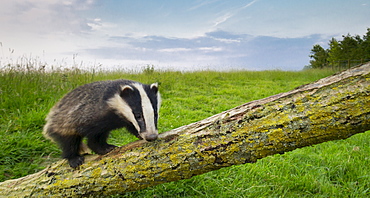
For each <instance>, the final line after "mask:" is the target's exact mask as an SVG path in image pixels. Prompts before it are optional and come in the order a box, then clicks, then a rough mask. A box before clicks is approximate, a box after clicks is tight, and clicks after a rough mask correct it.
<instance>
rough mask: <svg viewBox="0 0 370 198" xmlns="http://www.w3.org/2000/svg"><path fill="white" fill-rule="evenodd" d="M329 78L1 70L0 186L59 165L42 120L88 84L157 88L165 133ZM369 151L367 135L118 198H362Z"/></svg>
mask: <svg viewBox="0 0 370 198" xmlns="http://www.w3.org/2000/svg"><path fill="white" fill-rule="evenodd" d="M24 70H28V71H27V72H25V71H24ZM332 73H333V72H332V71H328V70H306V71H300V72H287V71H230V72H213V71H199V72H188V73H181V72H173V71H155V70H152V69H148V68H147V69H144V70H143V72H141V73H129V72H119V71H114V72H93V71H91V72H82V71H80V70H77V69H75V70H63V71H54V72H44V71H38V70H34V69H32V68H31V69H29V68H28V69H27V68H23V69H20V70H19V69H17V68H10V69H7V70H4V71H1V72H0V149H1V152H0V181H3V180H7V179H11V178H17V177H21V176H24V175H27V174H31V173H34V172H36V171H39V170H41V169H42V168H44V167H46V166H47V165H48V164H50V163H52V162H55V161H57V160H59V159H60V158H59V156H60V154H61V152H60V150H59V149H58V148H57V146H56V145H55V144H53V143H51V142H50V141H48V140H46V139H45V138H44V137H43V136H42V133H41V131H42V127H43V125H44V123H45V122H44V118H45V116H46V114H47V112H48V110H49V109H50V108H51V107H52V106H53V105H54V104H55V102H56V101H57V100H58V99H60V98H61V97H62V96H63V95H64V94H65V93H67V92H68V91H70V90H72V89H73V88H75V87H77V86H79V85H82V84H85V83H88V82H92V81H98V80H107V79H119V78H125V79H132V80H137V81H140V82H143V83H152V82H158V83H159V84H160V90H161V94H162V97H163V104H162V108H161V112H160V120H159V130H160V132H164V131H168V130H170V129H173V128H176V127H179V126H182V125H185V124H189V123H192V122H195V121H198V120H201V119H204V118H206V117H209V116H211V115H214V114H216V113H219V112H222V111H224V110H227V109H230V108H233V107H235V106H238V105H241V104H243V103H246V102H249V101H252V100H256V99H261V98H264V97H267V96H270V95H273V94H277V93H280V92H285V91H289V90H291V89H293V88H295V87H297V86H300V85H302V84H306V83H310V82H313V81H315V80H318V79H320V78H323V77H326V76H328V75H330V74H332ZM135 140H136V138H135V137H134V136H133V135H130V134H128V133H127V132H126V131H125V130H124V129H122V130H116V131H114V132H113V133H112V135H111V137H110V139H109V141H110V142H111V143H113V144H116V145H124V144H127V143H129V142H132V141H135ZM369 153H370V133H369V132H367V133H364V134H358V135H355V136H353V137H351V138H349V139H347V140H340V141H332V142H327V143H323V144H320V145H316V146H312V147H306V148H302V149H297V150H295V151H293V152H288V153H286V154H283V155H274V156H270V157H267V158H264V159H261V160H259V161H258V162H257V163H255V164H245V165H239V166H232V167H228V168H223V169H220V170H218V171H213V172H209V173H207V174H203V175H200V176H196V177H193V178H191V179H187V180H182V181H177V182H171V183H167V184H163V185H159V186H155V187H151V188H148V189H144V190H141V191H137V192H132V193H126V194H123V195H117V196H116V197H367V196H370V165H369V164H370V155H369Z"/></svg>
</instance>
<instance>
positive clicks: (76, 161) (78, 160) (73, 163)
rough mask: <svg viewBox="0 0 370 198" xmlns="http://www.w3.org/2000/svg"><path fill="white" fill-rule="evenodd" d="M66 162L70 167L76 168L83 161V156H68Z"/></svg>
mask: <svg viewBox="0 0 370 198" xmlns="http://www.w3.org/2000/svg"><path fill="white" fill-rule="evenodd" d="M68 163H69V166H71V167H72V168H76V167H78V166H80V165H81V164H83V163H84V157H82V156H75V157H71V158H68Z"/></svg>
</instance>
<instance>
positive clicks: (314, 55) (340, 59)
mask: <svg viewBox="0 0 370 198" xmlns="http://www.w3.org/2000/svg"><path fill="white" fill-rule="evenodd" d="M309 57H310V58H311V60H310V65H309V66H306V68H338V69H341V68H347V67H352V66H354V65H358V64H361V63H364V62H367V61H370V28H368V29H367V33H366V34H365V35H363V36H362V37H361V36H359V35H355V36H352V35H350V34H347V35H342V40H337V39H335V38H332V39H331V40H330V41H329V48H328V49H324V48H323V47H322V46H320V45H319V44H316V45H314V46H313V48H312V49H311V53H310V55H309Z"/></svg>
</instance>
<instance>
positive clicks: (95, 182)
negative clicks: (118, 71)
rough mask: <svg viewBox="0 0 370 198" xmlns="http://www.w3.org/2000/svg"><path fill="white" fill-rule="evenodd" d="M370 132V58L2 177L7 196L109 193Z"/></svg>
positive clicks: (1, 191) (2, 189) (2, 190)
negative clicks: (72, 162)
mask: <svg viewBox="0 0 370 198" xmlns="http://www.w3.org/2000/svg"><path fill="white" fill-rule="evenodd" d="M367 130H370V63H367V64H365V65H361V66H358V67H355V68H351V69H349V70H346V71H344V72H342V73H339V74H335V75H333V76H330V77H327V78H324V79H321V80H319V81H316V82H314V83H311V84H307V85H304V86H301V87H298V88H297V89H294V90H292V91H290V92H286V93H281V94H278V95H274V96H271V97H268V98H264V99H261V100H257V101H253V102H249V103H246V104H244V105H242V106H239V107H236V108H233V109H230V110H228V111H225V112H222V113H220V114H217V115H214V116H212V117H209V118H207V119H205V120H202V121H199V122H196V123H193V124H190V125H186V126H183V127H180V128H177V129H174V130H172V131H168V132H165V133H162V134H160V138H159V140H157V141H154V142H145V141H136V142H133V143H130V144H128V145H125V146H123V147H120V148H117V149H115V150H113V151H112V152H110V153H108V154H107V155H105V156H98V155H90V156H88V157H87V159H86V161H87V162H86V163H85V164H83V165H82V166H81V167H79V168H78V169H76V170H73V169H71V168H70V167H69V166H68V163H66V161H64V160H62V161H59V162H57V163H55V164H53V165H51V166H50V167H48V168H46V169H44V170H42V171H40V172H38V173H36V174H33V175H29V176H26V177H23V178H19V179H14V180H8V181H5V182H2V183H0V197H29V196H34V197H50V196H54V197H73V196H86V197H90V196H91V197H96V196H102V195H105V196H108V195H112V194H117V193H123V192H128V191H136V190H139V189H143V188H146V187H149V186H154V185H158V184H161V183H165V182H170V181H176V180H180V179H186V178H190V177H192V176H195V175H199V174H202V173H206V172H209V171H212V170H216V169H220V168H222V167H227V166H232V165H236V164H244V163H253V162H256V160H257V159H260V158H263V157H266V156H268V155H273V154H277V153H284V152H287V151H291V150H294V149H296V148H301V147H304V146H309V145H314V144H318V143H322V142H325V141H330V140H337V139H345V138H348V137H350V136H352V135H354V134H357V133H361V132H364V131H367Z"/></svg>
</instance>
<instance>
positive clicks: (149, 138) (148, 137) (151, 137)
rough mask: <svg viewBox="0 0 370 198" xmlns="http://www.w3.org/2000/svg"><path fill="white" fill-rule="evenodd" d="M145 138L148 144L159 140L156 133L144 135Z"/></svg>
mask: <svg viewBox="0 0 370 198" xmlns="http://www.w3.org/2000/svg"><path fill="white" fill-rule="evenodd" d="M143 136H144V137H143V138H144V139H145V140H146V141H148V142H151V141H154V140H156V139H157V138H158V134H156V133H148V134H143Z"/></svg>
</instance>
